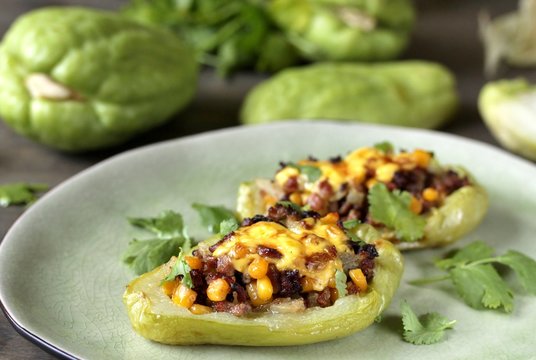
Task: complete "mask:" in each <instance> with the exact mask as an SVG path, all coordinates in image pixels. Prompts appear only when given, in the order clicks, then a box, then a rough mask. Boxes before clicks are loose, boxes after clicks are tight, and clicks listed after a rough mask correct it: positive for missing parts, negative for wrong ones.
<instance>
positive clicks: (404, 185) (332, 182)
mask: <svg viewBox="0 0 536 360" xmlns="http://www.w3.org/2000/svg"><path fill="white" fill-rule="evenodd" d="M281 165H282V167H281V169H280V170H279V171H278V172H277V173H276V175H275V178H274V180H273V181H272V182H271V183H269V184H268V185H267V184H266V182H264V183H262V184H260V185H259V184H257V185H259V188H260V189H261V196H262V197H263V200H264V202H265V203H266V204H267V208H268V207H270V206H272V205H273V204H275V203H276V202H277V201H281V200H288V201H291V202H293V203H295V204H296V205H298V206H301V207H304V208H305V209H311V210H313V211H316V212H318V213H320V214H321V215H325V214H327V213H330V212H336V213H338V214H339V216H340V217H341V219H342V220H351V219H359V220H361V221H362V222H370V218H369V206H368V205H369V204H368V202H367V195H368V191H369V190H370V188H371V187H372V186H373V185H374V184H376V183H384V184H385V185H386V186H387V188H388V189H389V190H391V191H393V190H401V191H407V192H409V193H410V194H411V195H412V201H411V205H410V209H411V210H412V211H413V212H414V213H416V214H425V213H427V212H429V211H430V209H432V208H435V207H439V206H441V205H442V203H443V202H444V200H445V198H446V197H447V196H449V195H450V194H451V193H453V192H454V191H456V190H458V189H460V188H461V187H463V186H467V185H470V184H471V183H470V180H469V178H467V177H466V176H464V175H460V174H458V173H457V172H455V171H453V170H450V169H445V168H441V167H440V166H439V165H438V164H437V163H436V162H435V161H434V159H433V154H432V153H431V152H428V151H424V150H415V151H413V152H405V151H402V152H399V153H396V154H395V153H394V152H393V151H390V150H380V149H377V148H368V147H366V148H360V149H357V150H355V151H354V152H352V153H350V154H349V155H348V156H347V157H346V158H342V157H336V158H332V159H330V160H324V161H321V160H320V161H319V160H317V159H314V158H309V159H307V160H302V161H299V162H298V163H296V164H294V163H289V164H285V163H282V164H281ZM304 169H305V170H306V171H305V170H304ZM311 169H317V172H316V174H315V173H314V172H313V171H311ZM311 174H314V175H315V176H311ZM261 185H262V186H261ZM273 194H279V195H280V196H279V198H276V197H274V196H273Z"/></svg>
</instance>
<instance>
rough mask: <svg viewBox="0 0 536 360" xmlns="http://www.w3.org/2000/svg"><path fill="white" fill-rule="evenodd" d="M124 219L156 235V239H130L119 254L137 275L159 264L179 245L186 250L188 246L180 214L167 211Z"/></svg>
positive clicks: (174, 252)
mask: <svg viewBox="0 0 536 360" xmlns="http://www.w3.org/2000/svg"><path fill="white" fill-rule="evenodd" d="M128 221H129V222H130V223H131V224H132V225H134V226H137V227H139V228H142V229H144V230H147V231H150V232H152V233H154V234H155V235H156V236H157V238H156V239H149V240H143V241H140V240H137V239H134V240H132V241H131V242H130V243H129V245H128V248H127V250H126V251H125V253H124V254H123V257H122V260H123V262H124V263H125V264H127V265H128V266H129V267H130V268H132V270H134V272H135V273H136V274H138V275H141V274H143V273H146V272H148V271H151V270H153V269H154V268H156V267H157V266H159V265H162V264H163V263H165V262H166V261H168V260H169V259H170V258H171V257H172V256H173V255H175V254H176V253H177V252H178V251H180V250H181V248H182V249H183V250H185V251H187V250H188V249H190V248H191V246H192V242H191V239H190V238H189V237H188V235H187V233H186V227H185V226H184V223H183V220H182V216H181V215H180V214H178V213H176V212H173V211H170V210H168V211H164V212H162V213H161V214H160V215H159V216H157V217H155V218H129V219H128Z"/></svg>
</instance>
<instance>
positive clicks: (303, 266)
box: [212, 214, 351, 291]
mask: <svg viewBox="0 0 536 360" xmlns="http://www.w3.org/2000/svg"><path fill="white" fill-rule="evenodd" d="M304 220H305V221H308V220H313V219H312V218H307V219H304ZM337 220H338V216H337V215H336V214H328V215H326V216H325V217H323V218H322V219H319V220H317V221H315V222H314V225H313V226H312V227H311V228H310V229H307V228H305V227H303V226H301V225H299V223H298V222H296V224H295V225H294V226H291V227H290V228H286V227H284V226H283V225H281V224H278V223H274V222H265V221H261V222H258V223H255V224H253V225H251V226H248V227H243V228H240V229H238V230H236V231H235V232H234V234H233V236H231V238H230V239H228V240H227V241H225V242H224V243H223V244H221V245H220V246H219V247H217V248H216V249H215V250H214V252H213V254H212V255H213V256H215V257H220V256H223V255H228V256H230V257H231V259H232V262H233V266H234V268H235V269H236V270H238V271H240V272H242V273H245V272H247V267H248V265H249V264H250V263H251V262H252V261H253V260H254V259H255V258H256V257H258V256H260V255H258V254H257V248H258V247H259V246H261V245H262V246H265V247H269V248H272V249H276V250H277V251H279V253H281V254H282V257H281V258H280V259H277V258H267V257H265V260H267V261H269V262H271V263H273V264H275V266H276V267H277V269H278V270H280V271H282V270H298V271H299V272H300V275H302V276H307V277H309V278H310V279H311V280H312V283H313V289H314V290H317V291H321V290H323V289H325V288H326V286H328V283H329V281H330V279H332V278H333V277H334V276H335V272H336V270H342V263H341V261H340V259H339V258H338V257H335V258H333V259H330V260H328V261H326V262H323V263H321V264H319V266H315V267H313V266H309V267H308V266H307V257H309V256H311V255H313V254H317V253H323V252H327V251H328V250H327V249H328V248H329V247H332V246H335V248H336V249H337V252H338V253H340V252H346V251H351V250H350V248H349V246H348V238H347V236H346V234H345V233H344V231H343V230H341V229H340V228H339V226H338V225H337ZM238 244H240V246H239V247H242V246H245V247H247V248H248V253H247V255H245V256H242V257H240V256H238V255H237V252H235V249H236V247H237V245H238Z"/></svg>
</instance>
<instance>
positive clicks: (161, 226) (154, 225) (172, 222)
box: [128, 210, 185, 239]
mask: <svg viewBox="0 0 536 360" xmlns="http://www.w3.org/2000/svg"><path fill="white" fill-rule="evenodd" d="M128 221H129V222H130V224H132V225H134V226H137V227H139V228H142V229H145V230H147V231H150V232H152V233H154V234H155V235H156V236H158V238H160V239H169V238H174V237H184V236H185V233H184V231H185V230H184V229H185V228H184V222H183V220H182V216H181V215H180V214H179V213H176V212H174V211H171V210H167V211H164V212H162V213H161V214H160V215H158V216H157V217H155V218H129V219H128Z"/></svg>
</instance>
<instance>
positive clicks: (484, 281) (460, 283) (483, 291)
mask: <svg viewBox="0 0 536 360" xmlns="http://www.w3.org/2000/svg"><path fill="white" fill-rule="evenodd" d="M450 276H451V279H452V283H453V284H454V288H455V289H456V292H457V293H458V295H460V297H461V298H462V299H463V300H464V301H465V302H466V303H467V304H468V305H469V306H471V307H472V308H475V309H480V308H482V306H484V307H486V308H489V309H498V308H501V307H502V308H503V309H504V311H506V312H511V311H512V308H513V294H512V291H511V290H510V289H509V288H508V286H507V285H506V283H505V282H504V281H503V279H501V277H500V276H499V274H498V273H497V270H495V268H494V267H493V266H491V265H490V264H480V265H469V266H461V267H455V268H453V269H452V270H450Z"/></svg>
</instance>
